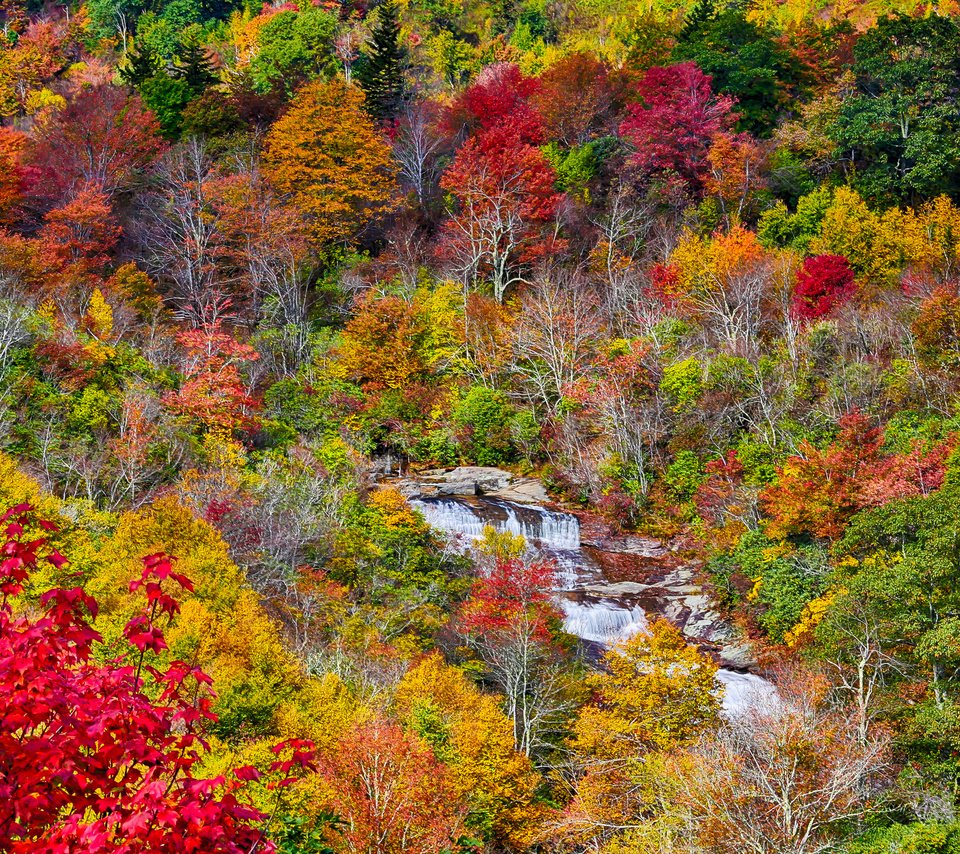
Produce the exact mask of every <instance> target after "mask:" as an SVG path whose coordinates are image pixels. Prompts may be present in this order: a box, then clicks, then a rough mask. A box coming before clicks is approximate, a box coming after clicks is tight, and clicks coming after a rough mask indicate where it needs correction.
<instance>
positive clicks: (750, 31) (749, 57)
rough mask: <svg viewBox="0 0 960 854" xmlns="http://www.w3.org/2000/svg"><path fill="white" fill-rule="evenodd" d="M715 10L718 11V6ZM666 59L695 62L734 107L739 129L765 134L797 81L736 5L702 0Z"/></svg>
mask: <svg viewBox="0 0 960 854" xmlns="http://www.w3.org/2000/svg"><path fill="white" fill-rule="evenodd" d="M718 7H719V8H718ZM672 59H673V60H674V61H675V62H676V61H681V62H692V63H696V65H697V67H698V68H700V69H702V70H703V72H704V73H705V74H709V75H710V77H711V80H712V81H713V87H714V90H715V91H716V92H719V93H722V94H723V95H725V96H727V97H729V98H733V99H735V100H736V103H737V112H738V116H737V118H738V120H739V122H738V124H739V129H740V130H744V131H749V132H750V133H753V134H755V135H757V136H768V135H769V134H770V132H771V131H772V130H773V128H774V125H775V123H776V119H777V116H778V114H779V113H780V112H781V111H782V110H784V109H785V108H786V107H787V105H788V98H789V95H790V94H791V91H796V87H797V84H798V83H800V82H801V74H800V68H799V63H798V61H797V59H796V58H795V56H794V54H793V53H792V52H791V51H790V50H789V48H787V47H786V46H785V45H784V44H783V43H781V41H780V40H779V39H778V38H777V37H776V34H775V33H773V32H771V31H770V30H769V29H767V28H765V27H764V26H763V25H761V24H758V23H756V22H754V21H753V20H752V19H751V18H750V17H749V16H748V15H747V13H746V10H745V9H743V8H742V7H740V6H733V5H731V6H721V4H719V3H716V2H715V0H702V2H700V3H698V5H697V7H696V8H695V10H694V11H693V12H691V14H690V16H689V17H688V18H687V21H686V22H685V23H684V27H683V30H682V31H681V32H680V34H679V36H678V38H677V45H676V47H675V48H674V50H673V54H672Z"/></svg>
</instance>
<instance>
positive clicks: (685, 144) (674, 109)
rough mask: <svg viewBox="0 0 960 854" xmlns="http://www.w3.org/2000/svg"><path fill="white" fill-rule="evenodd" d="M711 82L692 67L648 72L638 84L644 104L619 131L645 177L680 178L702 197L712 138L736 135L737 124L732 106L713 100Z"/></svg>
mask: <svg viewBox="0 0 960 854" xmlns="http://www.w3.org/2000/svg"><path fill="white" fill-rule="evenodd" d="M711 81H712V78H711V77H710V75H708V74H704V73H703V72H702V71H701V70H700V69H699V68H698V67H697V65H696V64H695V63H693V62H682V63H680V64H678V65H670V66H666V67H654V68H650V69H648V70H647V73H646V74H645V75H644V76H643V79H642V80H641V81H640V82H639V83H638V84H637V94H638V95H639V96H640V103H638V104H633V105H631V107H630V111H629V115H628V116H627V118H626V119H624V121H623V122H622V123H621V125H620V133H621V135H623V136H624V137H626V138H627V140H629V142H630V144H631V145H632V146H633V148H634V154H633V163H634V165H635V166H636V167H637V168H638V169H639V170H640V172H641V173H642V174H643V175H645V176H664V177H669V176H671V175H672V176H676V177H678V178H679V179H680V180H681V181H683V182H684V183H685V184H686V186H687V188H688V189H689V190H691V191H693V192H699V191H700V189H701V188H702V186H703V182H704V180H705V178H706V175H707V172H708V170H709V164H708V162H707V154H708V153H709V151H710V146H711V144H712V142H713V138H714V137H715V136H716V135H717V134H718V133H720V132H721V131H729V130H732V128H733V125H734V122H735V121H736V118H737V117H736V114H735V113H734V112H733V100H732V99H731V98H728V97H718V96H716V95H714V93H713V90H712V89H711V87H710V84H711Z"/></svg>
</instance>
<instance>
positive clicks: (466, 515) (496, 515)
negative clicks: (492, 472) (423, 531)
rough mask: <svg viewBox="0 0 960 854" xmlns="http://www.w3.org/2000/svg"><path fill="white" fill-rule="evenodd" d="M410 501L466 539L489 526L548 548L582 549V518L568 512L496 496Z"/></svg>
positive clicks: (439, 525) (479, 534) (441, 526)
mask: <svg viewBox="0 0 960 854" xmlns="http://www.w3.org/2000/svg"><path fill="white" fill-rule="evenodd" d="M410 504H411V505H412V506H413V507H415V508H416V509H417V510H419V511H420V512H421V513H423V515H424V517H425V518H426V520H427V522H429V523H430V524H431V525H432V526H433V527H434V528H437V529H439V530H441V531H444V532H446V533H448V534H453V535H460V536H461V537H463V538H464V539H468V540H476V539H479V538H480V537H482V536H483V529H484V528H485V527H487V526H488V525H489V526H490V527H492V528H493V529H494V530H496V531H498V532H501V533H503V532H509V533H511V534H519V535H521V536H522V537H524V538H525V539H526V540H527V542H529V543H531V544H536V545H539V546H541V547H543V548H546V549H548V550H561V551H575V550H577V549H579V548H580V520H579V519H577V517H576V516H573V515H571V514H569V513H555V512H554V511H552V510H547V509H546V508H545V507H537V506H526V505H520V504H510V503H509V502H507V501H496V500H493V499H485V500H483V501H482V502H476V503H473V502H467V501H458V500H457V499H454V498H415V499H413V500H411V502H410Z"/></svg>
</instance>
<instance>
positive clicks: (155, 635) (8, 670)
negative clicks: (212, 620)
mask: <svg viewBox="0 0 960 854" xmlns="http://www.w3.org/2000/svg"><path fill="white" fill-rule="evenodd" d="M2 524H3V526H4V535H5V542H4V544H3V547H2V550H0V553H2V556H3V561H2V562H0V594H2V599H0V664H2V667H0V673H2V674H3V675H2V682H3V688H4V695H5V696H6V697H7V699H8V702H7V704H6V705H5V707H4V710H3V712H2V713H0V748H2V749H0V779H2V781H3V783H2V784H0V789H2V792H3V798H2V804H0V845H2V846H3V848H4V849H5V850H9V851H12V852H27V851H40V850H43V851H51V852H64V853H66V852H70V851H81V850H82V851H89V852H111V851H121V850H122V851H131V852H148V851H149V852H165V851H169V852H174V851H184V850H188V849H189V848H190V847H194V848H197V847H198V846H199V847H202V850H204V851H210V852H224V854H228V852H232V854H240V852H250V851H255V850H261V851H272V850H274V846H273V844H272V843H270V842H268V841H267V840H266V839H265V837H264V834H263V831H262V829H261V828H260V827H259V826H258V825H259V824H260V822H261V821H262V820H263V819H264V815H263V814H262V813H260V812H258V811H257V810H255V809H253V808H252V807H250V806H248V805H246V804H244V803H243V802H241V801H240V800H239V798H238V795H239V793H240V791H239V790H240V781H241V780H249V779H251V778H252V775H254V774H258V772H256V771H255V769H252V768H243V769H237V770H236V771H235V772H234V774H233V775H232V779H231V780H230V781H228V780H227V778H226V777H225V776H219V777H214V778H210V779H204V778H202V777H198V776H196V770H197V766H198V763H199V761H200V759H201V757H202V756H203V755H204V754H206V753H207V752H208V750H209V748H208V746H207V744H206V742H205V741H204V740H203V732H204V729H205V728H206V727H209V725H210V724H211V723H212V722H213V721H215V720H216V716H215V715H214V714H213V713H212V712H211V710H210V704H211V697H210V692H209V688H208V686H209V684H210V681H211V680H210V677H209V676H207V675H206V674H205V673H204V672H203V671H201V670H200V669H199V668H197V667H195V666H193V665H190V664H186V663H185V662H183V661H173V662H172V663H170V664H169V665H168V666H166V667H161V668H159V669H158V668H155V667H153V666H151V662H153V661H154V660H155V655H154V654H155V653H158V652H161V651H163V650H165V649H167V642H166V640H165V637H164V631H163V626H164V623H165V622H166V621H168V620H169V619H171V618H172V617H173V616H174V615H175V614H176V613H177V612H178V611H179V604H178V602H177V600H176V599H175V598H174V596H173V595H172V594H171V588H172V587H173V586H174V585H176V586H179V587H180V588H181V589H184V590H187V591H189V590H191V589H192V584H191V582H190V580H189V579H187V578H186V576H184V575H182V574H180V573H178V572H176V571H175V570H174V564H173V561H172V559H170V558H168V557H167V556H166V555H163V554H154V555H150V556H149V557H146V558H144V559H143V568H142V572H141V574H140V575H139V576H138V577H136V578H135V579H134V580H133V581H131V582H130V589H131V591H140V590H142V591H143V592H145V594H146V601H147V606H146V609H145V610H143V611H142V612H141V613H139V614H136V615H134V616H133V617H132V619H130V620H129V621H128V622H127V624H126V626H125V628H124V629H123V632H122V638H123V639H122V643H121V644H120V646H119V647H118V648H117V649H111V650H109V651H107V650H106V649H105V648H104V647H103V639H102V637H101V635H100V634H99V633H98V632H97V631H95V630H94V628H93V627H92V626H91V621H92V619H93V618H94V617H96V615H97V610H98V608H97V602H96V600H94V599H93V598H92V597H91V596H89V595H88V594H86V593H85V592H84V591H83V590H82V589H81V588H79V587H70V588H65V587H54V588H53V589H51V590H49V591H48V592H47V593H45V594H44V595H43V596H42V597H41V600H40V605H39V608H35V609H32V610H31V611H27V612H26V613H24V612H23V610H22V605H21V601H20V599H21V597H22V595H23V593H24V588H25V586H26V585H27V584H28V582H29V581H30V577H31V575H32V574H33V573H35V572H37V571H38V567H39V563H40V561H45V562H49V563H51V564H52V565H53V566H54V567H55V568H56V569H57V570H58V571H59V570H61V569H62V568H63V566H64V565H65V564H66V563H67V560H66V558H64V557H63V556H62V555H61V554H60V553H59V552H58V551H56V550H53V549H51V548H49V547H48V546H46V544H45V541H44V539H43V538H40V539H31V538H28V537H27V536H26V530H27V528H28V526H29V527H30V528H31V529H32V530H36V528H35V527H34V525H35V524H36V523H35V520H33V519H32V518H31V517H30V515H29V506H28V505H19V506H17V507H14V508H13V509H12V510H10V511H7V513H5V514H4V515H3V517H2ZM39 527H40V528H41V529H43V530H44V531H46V532H52V531H55V530H56V528H55V526H54V525H52V524H50V523H47V522H41V523H39ZM15 608H16V613H15V610H14V609H15ZM104 658H106V660H104Z"/></svg>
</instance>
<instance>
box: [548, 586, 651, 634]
mask: <svg viewBox="0 0 960 854" xmlns="http://www.w3.org/2000/svg"><path fill="white" fill-rule="evenodd" d="M559 605H560V609H561V610H562V611H563V615H564V619H563V627H564V628H565V629H566V630H567V631H568V632H570V634H572V635H575V636H576V637H578V638H581V639H582V640H585V641H588V642H590V643H595V644H600V645H601V646H604V647H608V646H613V645H614V644H617V643H619V642H621V641H625V640H628V639H629V638H632V637H633V636H634V635H635V634H638V633H639V632H642V631H643V630H644V629H645V628H646V627H647V625H648V623H647V614H646V612H645V611H644V610H643V608H641V607H640V606H639V605H633V606H632V607H631V606H630V605H627V604H623V603H621V602H616V601H614V600H610V599H598V598H590V599H588V598H586V597H573V596H564V597H563V598H561V599H560V602H559Z"/></svg>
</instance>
